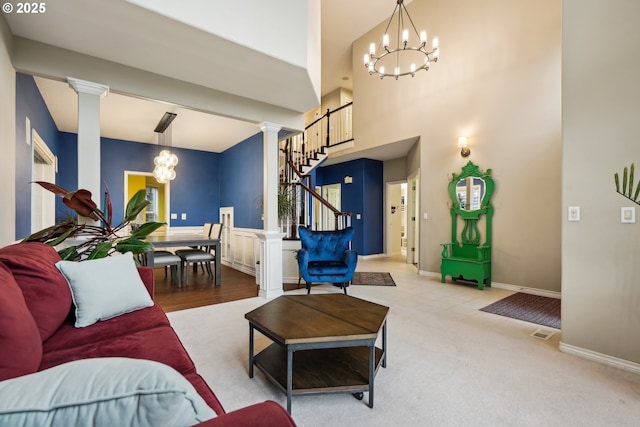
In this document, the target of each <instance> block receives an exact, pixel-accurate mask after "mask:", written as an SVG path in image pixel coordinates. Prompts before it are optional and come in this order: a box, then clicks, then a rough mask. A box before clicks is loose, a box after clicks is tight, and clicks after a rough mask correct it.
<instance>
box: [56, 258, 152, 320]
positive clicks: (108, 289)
mask: <svg viewBox="0 0 640 427" xmlns="http://www.w3.org/2000/svg"><path fill="white" fill-rule="evenodd" d="M56 267H57V268H58V270H60V271H61V272H62V274H63V275H64V277H65V278H66V279H67V282H69V287H70V288H71V295H72V297H73V303H74V305H75V307H76V323H75V327H76V328H82V327H85V326H89V325H93V324H94V323H96V322H97V321H99V320H106V319H110V318H112V317H116V316H119V315H121V314H124V313H129V312H132V311H135V310H139V309H141V308H145V307H151V306H152V305H153V300H152V299H151V296H150V295H149V292H148V291H147V288H145V286H144V283H143V282H142V279H140V275H139V274H138V269H137V268H136V264H135V261H134V260H133V254H132V253H131V252H127V253H125V254H123V255H116V256H110V257H106V258H101V259H95V260H89V261H80V262H78V261H58V262H57V263H56Z"/></svg>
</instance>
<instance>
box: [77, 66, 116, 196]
mask: <svg viewBox="0 0 640 427" xmlns="http://www.w3.org/2000/svg"><path fill="white" fill-rule="evenodd" d="M67 81H68V82H69V86H70V87H71V88H72V89H73V90H75V91H76V92H77V93H78V188H84V189H87V190H89V191H90V192H91V195H92V199H93V201H94V202H96V203H97V204H98V207H100V203H101V200H102V196H101V194H100V187H101V185H100V98H102V97H103V96H106V95H107V93H109V86H105V85H101V84H98V83H93V82H88V81H85V80H79V79H75V78H73V77H68V78H67ZM69 190H75V189H71V188H70V189H69Z"/></svg>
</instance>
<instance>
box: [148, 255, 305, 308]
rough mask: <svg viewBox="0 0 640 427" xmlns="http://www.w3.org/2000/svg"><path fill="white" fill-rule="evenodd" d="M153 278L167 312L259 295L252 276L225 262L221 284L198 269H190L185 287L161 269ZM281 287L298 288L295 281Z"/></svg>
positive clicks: (155, 272)
mask: <svg viewBox="0 0 640 427" xmlns="http://www.w3.org/2000/svg"><path fill="white" fill-rule="evenodd" d="M189 270H191V269H189ZM154 277H155V299H156V301H157V302H158V304H160V307H162V309H163V310H164V311H166V312H169V311H178V310H184V309H187V308H194V307H201V306H204V305H211V304H220V303H223V302H228V301H236V300H239V299H244V298H252V297H255V296H258V290H259V288H258V285H256V278H255V277H253V276H251V275H248V274H245V273H242V272H240V271H238V270H235V269H233V268H230V267H227V266H225V265H222V278H221V284H220V286H214V284H213V280H212V279H210V278H209V277H208V276H207V274H206V273H203V272H202V270H200V269H198V272H197V273H194V272H193V270H191V271H189V286H188V287H187V286H184V284H183V285H182V287H178V286H176V285H174V284H172V283H171V276H170V275H167V277H165V275H164V269H163V268H156V269H155V270H154ZM284 286H285V290H290V289H296V287H297V285H295V284H293V285H289V284H286V285H284ZM302 286H304V285H302Z"/></svg>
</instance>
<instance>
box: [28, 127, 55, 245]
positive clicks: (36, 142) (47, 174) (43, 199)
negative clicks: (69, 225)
mask: <svg viewBox="0 0 640 427" xmlns="http://www.w3.org/2000/svg"><path fill="white" fill-rule="evenodd" d="M31 147H32V151H31V181H32V182H35V181H47V182H51V183H53V184H55V182H56V173H57V172H58V158H57V157H56V156H55V155H54V154H53V152H52V151H51V149H50V148H49V146H48V145H47V143H46V142H45V141H44V139H42V137H41V136H40V134H39V133H38V132H37V131H36V130H35V129H32V130H31ZM36 155H37V156H38V157H40V158H41V159H42V160H43V162H36V159H35V158H36ZM36 163H38V164H42V165H44V166H43V167H42V169H41V171H42V172H43V173H42V175H37V174H36V170H37V168H40V167H39V166H36ZM36 199H39V202H36ZM55 223H56V195H55V194H53V193H52V192H50V191H47V190H45V189H44V188H42V187H40V186H39V185H34V186H32V188H31V233H34V232H36V231H38V230H42V229H44V228H46V227H49V226H52V225H54V224H55Z"/></svg>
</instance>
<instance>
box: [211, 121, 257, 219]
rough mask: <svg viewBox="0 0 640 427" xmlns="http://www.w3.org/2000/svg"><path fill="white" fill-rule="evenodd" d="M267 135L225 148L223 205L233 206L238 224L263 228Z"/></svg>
mask: <svg viewBox="0 0 640 427" xmlns="http://www.w3.org/2000/svg"><path fill="white" fill-rule="evenodd" d="M262 150H263V135H262V132H259V133H257V134H255V135H253V136H252V137H250V138H247V139H245V140H244V141H242V142H241V143H239V144H236V145H234V146H233V147H231V148H229V149H227V150H225V151H224V152H223V153H222V154H221V161H220V192H221V197H220V206H233V207H234V209H233V215H234V218H233V221H234V224H233V225H234V227H238V228H255V229H262V227H263V224H262V219H261V214H262V210H261V201H262V191H263V190H262V187H263V185H262V183H263V173H262V172H263V168H264V166H263V157H262Z"/></svg>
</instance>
